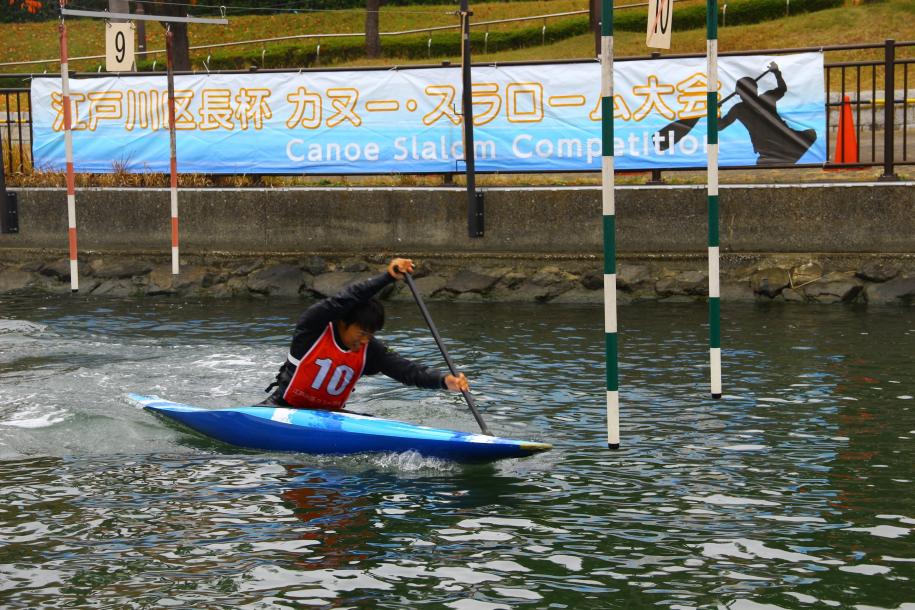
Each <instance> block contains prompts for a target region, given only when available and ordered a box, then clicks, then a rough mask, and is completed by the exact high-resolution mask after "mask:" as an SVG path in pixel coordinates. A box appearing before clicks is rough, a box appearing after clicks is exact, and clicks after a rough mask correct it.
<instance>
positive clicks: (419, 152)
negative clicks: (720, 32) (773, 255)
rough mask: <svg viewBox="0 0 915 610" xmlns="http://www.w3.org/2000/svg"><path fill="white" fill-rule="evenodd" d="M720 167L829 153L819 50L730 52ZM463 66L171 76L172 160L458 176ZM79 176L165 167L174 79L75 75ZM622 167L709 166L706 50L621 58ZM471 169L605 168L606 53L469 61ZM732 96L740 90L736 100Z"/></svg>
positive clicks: (49, 148)
mask: <svg viewBox="0 0 915 610" xmlns="http://www.w3.org/2000/svg"><path fill="white" fill-rule="evenodd" d="M719 74H720V77H719V78H720V80H721V87H720V94H719V100H723V104H721V105H720V108H719V109H718V112H719V116H720V117H721V119H720V121H719V128H720V132H721V133H720V148H721V153H720V165H721V166H725V167H726V166H740V165H765V164H772V163H792V164H793V163H823V162H825V161H826V145H825V138H826V117H825V105H824V104H825V99H824V97H825V96H824V87H823V56H822V54H821V53H805V54H796V55H786V56H746V57H727V58H723V59H721V61H720V67H719ZM460 83H461V73H460V69H459V68H454V67H442V68H427V69H422V68H417V69H396V70H395V69H391V70H369V71H355V70H354V71H327V72H302V73H296V72H288V73H269V74H258V73H246V74H204V75H187V76H176V77H175V89H176V92H175V96H176V119H175V127H176V131H177V142H178V168H179V171H180V172H182V173H211V174H220V173H222V174H307V173H312V174H353V173H362V174H387V173H445V172H461V171H463V170H464V162H463V143H462V142H463V140H462V138H463V136H462V121H463V117H462V115H461V107H460V100H461V84H460ZM70 87H71V108H72V115H73V117H74V119H73V121H74V124H73V129H74V131H73V150H74V164H75V169H76V171H77V172H96V173H105V172H114V171H128V172H163V173H166V172H168V164H169V143H168V142H169V140H168V125H167V117H168V111H167V97H166V95H167V93H166V91H167V89H166V83H165V77H164V76H148V77H147V76H135V77H134V76H132V77H117V76H111V77H102V78H84V79H70ZM614 90H615V94H616V95H615V97H614V129H615V133H614V136H615V137H614V150H615V155H616V167H617V169H621V170H635V169H649V168H660V169H664V168H674V167H695V168H702V167H704V166H705V163H706V135H705V134H706V120H705V117H706V115H707V108H706V105H707V102H706V100H707V97H706V75H705V59H704V58H692V59H661V60H639V61H619V62H616V64H615V75H614ZM472 93H473V121H474V138H475V146H474V149H475V153H476V163H477V170H478V171H483V172H539V171H582V170H595V171H597V170H599V169H600V157H601V141H600V133H601V130H600V120H601V117H600V66H599V64H598V63H597V62H587V63H572V64H548V65H528V66H518V65H513V66H505V67H500V66H487V67H482V66H481V67H474V69H473V92H472ZM732 94H734V95H732ZM61 99H62V98H61V94H60V79H59V78H35V79H33V80H32V110H33V115H32V116H33V155H34V156H33V158H34V161H35V167H36V168H39V169H46V170H55V171H62V170H63V169H64V166H65V160H64V138H63V111H62V103H61Z"/></svg>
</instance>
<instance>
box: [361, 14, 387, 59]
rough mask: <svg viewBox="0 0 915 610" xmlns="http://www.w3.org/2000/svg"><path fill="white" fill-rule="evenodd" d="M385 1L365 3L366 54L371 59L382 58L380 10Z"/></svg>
mask: <svg viewBox="0 0 915 610" xmlns="http://www.w3.org/2000/svg"><path fill="white" fill-rule="evenodd" d="M382 4H383V0H366V2H365V54H366V56H367V57H369V58H370V59H374V58H376V57H381V34H380V33H379V29H378V27H379V26H378V23H379V21H380V20H379V10H381V5H382Z"/></svg>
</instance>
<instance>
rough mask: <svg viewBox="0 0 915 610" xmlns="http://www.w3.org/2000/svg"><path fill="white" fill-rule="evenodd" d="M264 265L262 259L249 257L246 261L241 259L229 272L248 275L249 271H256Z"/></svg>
mask: <svg viewBox="0 0 915 610" xmlns="http://www.w3.org/2000/svg"><path fill="white" fill-rule="evenodd" d="M263 266H264V261H262V260H256V259H250V260H246V261H241V262H240V263H239V264H237V265H235V266H233V267H232V268H231V270H230V271H229V273H231V274H232V275H250V274H251V273H253V272H255V271H257V270H258V269H260V268H261V267H263Z"/></svg>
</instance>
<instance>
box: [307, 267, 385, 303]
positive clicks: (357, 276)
mask: <svg viewBox="0 0 915 610" xmlns="http://www.w3.org/2000/svg"><path fill="white" fill-rule="evenodd" d="M369 277H371V275H367V274H365V273H347V272H346V271H332V272H330V273H325V274H323V275H319V276H318V277H316V278H315V282H314V284H313V285H312V286H311V290H312V291H313V292H315V293H316V294H318V295H320V296H322V297H330V296H333V295H335V294H337V293H338V292H340V291H341V290H343V289H344V288H346V287H347V286H349V285H350V284H352V283H354V282H358V281H361V280H364V279H368V278H369Z"/></svg>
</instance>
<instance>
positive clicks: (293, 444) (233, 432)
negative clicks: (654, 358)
mask: <svg viewBox="0 0 915 610" xmlns="http://www.w3.org/2000/svg"><path fill="white" fill-rule="evenodd" d="M128 396H129V397H130V399H131V400H133V401H135V402H137V403H139V404H140V405H141V406H142V407H143V408H144V409H146V410H147V411H152V412H153V413H155V414H157V415H161V416H164V417H166V418H168V419H170V420H174V421H176V422H179V423H181V424H183V425H185V426H187V427H188V428H191V429H193V430H195V431H197V432H199V433H201V434H204V435H206V436H209V437H211V438H214V439H217V440H219V441H222V442H224V443H228V444H230V445H235V446H237V447H245V448H248V449H260V450H264V451H294V452H297V453H331V454H346V453H365V452H398V453H399V452H403V451H416V452H417V453H420V454H421V455H425V456H430V457H439V458H445V459H449V460H454V461H456V462H489V461H494V460H501V459H505V458H521V457H527V456H529V455H533V454H535V453H541V452H543V451H549V450H550V449H552V447H553V446H552V445H550V444H549V443H538V442H530V441H519V440H514V439H509V438H500V437H497V436H485V435H482V434H473V433H469V432H457V431H455V430H444V429H442V428H430V427H427V426H417V425H415V424H409V423H406V422H401V421H394V420H390V419H379V418H377V417H369V416H366V415H356V414H355V413H341V412H338V411H320V410H316V409H314V410H313V409H285V408H280V407H234V408H230V409H202V408H200V407H192V406H189V405H183V404H180V403H176V402H172V401H170V400H163V399H161V398H158V397H156V396H141V395H139V394H128Z"/></svg>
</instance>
